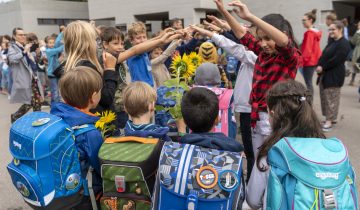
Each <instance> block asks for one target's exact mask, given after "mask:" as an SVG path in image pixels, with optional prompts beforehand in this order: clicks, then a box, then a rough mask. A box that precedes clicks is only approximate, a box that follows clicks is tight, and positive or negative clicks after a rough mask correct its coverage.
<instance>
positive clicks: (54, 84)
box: [49, 77, 60, 103]
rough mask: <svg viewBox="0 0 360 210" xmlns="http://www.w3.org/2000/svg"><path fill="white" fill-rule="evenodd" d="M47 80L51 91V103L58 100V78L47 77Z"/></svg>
mask: <svg viewBox="0 0 360 210" xmlns="http://www.w3.org/2000/svg"><path fill="white" fill-rule="evenodd" d="M49 80H50V91H51V103H53V102H60V94H59V88H58V82H59V80H58V79H57V78H51V77H49Z"/></svg>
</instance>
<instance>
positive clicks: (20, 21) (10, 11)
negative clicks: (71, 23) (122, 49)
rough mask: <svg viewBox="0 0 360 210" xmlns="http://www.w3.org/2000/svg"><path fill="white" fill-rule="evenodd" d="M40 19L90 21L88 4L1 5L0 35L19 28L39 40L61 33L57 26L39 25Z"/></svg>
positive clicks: (45, 0) (33, 0) (29, 0)
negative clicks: (37, 37)
mask: <svg viewBox="0 0 360 210" xmlns="http://www.w3.org/2000/svg"><path fill="white" fill-rule="evenodd" d="M38 18H55V19H88V18H89V12H88V7H87V3H86V2H69V1H49V0H15V1H13V2H8V3H4V4H0V20H1V23H0V34H5V33H10V32H11V30H12V29H13V28H14V27H18V26H19V27H22V28H24V30H25V32H34V33H36V34H37V35H38V36H39V38H44V37H45V36H47V35H50V34H52V33H58V32H59V29H58V26H57V25H39V24H38Z"/></svg>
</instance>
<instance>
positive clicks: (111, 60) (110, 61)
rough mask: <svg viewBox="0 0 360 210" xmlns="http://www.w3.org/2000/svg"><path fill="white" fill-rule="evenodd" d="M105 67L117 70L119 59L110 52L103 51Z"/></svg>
mask: <svg viewBox="0 0 360 210" xmlns="http://www.w3.org/2000/svg"><path fill="white" fill-rule="evenodd" d="M103 61H104V69H105V70H112V71H115V66H116V62H117V59H116V57H114V56H113V55H111V54H110V53H108V52H105V51H104V52H103Z"/></svg>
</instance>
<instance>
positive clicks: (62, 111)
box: [50, 66, 103, 209]
mask: <svg viewBox="0 0 360 210" xmlns="http://www.w3.org/2000/svg"><path fill="white" fill-rule="evenodd" d="M59 87H60V94H61V96H62V98H63V99H64V101H65V103H61V102H59V103H55V104H54V105H53V106H51V111H50V112H51V114H54V115H56V116H59V117H61V118H62V119H63V120H64V121H65V122H66V123H68V124H69V125H70V126H71V127H73V128H74V127H76V126H84V125H91V124H92V125H94V124H95V123H96V122H97V121H98V120H99V117H97V116H95V115H94V114H92V113H91V112H90V109H93V108H95V107H96V106H97V104H98V103H99V101H100V97H101V88H102V87H103V84H102V77H101V75H100V74H99V73H98V72H97V71H95V70H93V69H91V68H89V67H84V66H80V67H76V68H74V69H73V70H72V71H68V72H67V73H66V74H65V75H64V76H63V77H62V78H61V79H60V82H59ZM75 90H76V91H75ZM102 143H103V138H102V136H101V133H100V131H98V130H97V129H93V130H90V131H88V132H86V133H84V134H80V135H78V136H77V137H76V147H77V150H78V152H79V159H80V164H81V176H82V177H83V178H84V179H85V178H86V175H87V172H88V170H89V168H90V166H91V167H92V168H94V171H93V173H92V174H93V178H92V179H93V180H92V182H93V189H94V191H95V194H98V193H99V192H101V185H102V183H101V176H100V162H99V158H98V153H99V149H100V147H101V145H102ZM74 209H92V207H91V202H90V197H89V196H84V198H83V201H82V203H81V204H80V205H79V206H77V207H75V208H74Z"/></svg>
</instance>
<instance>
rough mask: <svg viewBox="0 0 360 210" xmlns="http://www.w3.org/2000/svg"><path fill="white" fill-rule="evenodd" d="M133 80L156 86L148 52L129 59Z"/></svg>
mask: <svg viewBox="0 0 360 210" xmlns="http://www.w3.org/2000/svg"><path fill="white" fill-rule="evenodd" d="M127 65H128V66H129V71H130V75H131V81H132V82H135V81H141V82H146V83H148V84H149V85H150V86H151V87H154V80H153V77H152V73H151V63H150V59H149V56H148V54H147V53H144V54H141V55H136V56H133V57H131V58H129V59H128V60H127Z"/></svg>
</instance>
